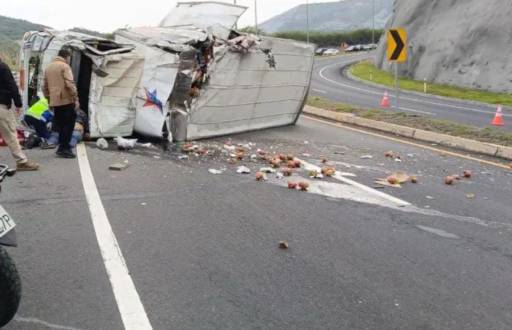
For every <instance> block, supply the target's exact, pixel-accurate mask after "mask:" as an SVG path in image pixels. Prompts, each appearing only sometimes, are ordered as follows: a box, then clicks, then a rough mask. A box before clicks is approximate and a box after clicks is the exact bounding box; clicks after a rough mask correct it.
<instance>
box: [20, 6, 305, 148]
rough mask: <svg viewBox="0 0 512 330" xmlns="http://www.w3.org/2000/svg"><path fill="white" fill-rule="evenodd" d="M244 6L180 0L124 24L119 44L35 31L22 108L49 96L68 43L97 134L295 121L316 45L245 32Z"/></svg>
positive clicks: (27, 51)
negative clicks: (155, 18) (51, 69)
mask: <svg viewBox="0 0 512 330" xmlns="http://www.w3.org/2000/svg"><path fill="white" fill-rule="evenodd" d="M245 10H246V8H245V7H241V6H236V5H231V4H226V3H218V2H193V3H188V2H182V3H178V5H177V7H176V8H174V10H172V11H171V13H170V14H169V15H167V17H165V18H164V20H163V21H162V22H161V24H160V25H159V26H158V27H141V28H127V29H121V30H118V31H116V32H115V41H112V40H106V39H102V38H98V37H93V36H86V35H82V34H77V33H72V32H55V31H46V32H31V33H27V35H26V36H25V38H24V45H23V49H22V51H21V56H20V63H21V65H22V67H21V70H20V72H21V75H22V77H21V78H22V79H21V85H22V87H23V96H24V101H25V102H24V104H28V103H29V102H30V100H31V99H32V98H33V97H34V96H35V95H36V94H40V93H41V89H42V79H43V78H42V77H43V72H44V69H45V67H46V66H47V65H48V64H49V63H50V61H51V60H52V59H53V58H54V57H55V56H56V54H57V52H58V50H59V49H60V48H62V47H63V46H68V47H70V48H71V49H72V50H73V56H72V60H71V66H72V68H73V73H74V75H75V80H76V82H77V87H78V89H79V94H80V103H81V105H82V108H83V110H84V111H86V113H88V115H89V126H90V132H89V133H90V136H91V137H92V138H97V137H116V136H130V135H132V134H133V132H136V133H138V134H141V135H144V136H149V137H156V138H168V139H169V140H174V141H184V140H194V139H202V138H209V137H214V136H220V135H227V134H234V133H241V132H246V131H250V130H257V129H263V128H270V127H278V126H285V125H291V124H294V123H295V122H296V121H297V119H298V117H299V116H300V114H301V112H302V108H303V106H304V103H305V100H306V98H307V94H308V90H309V85H310V81H311V74H312V68H313V60H314V54H313V51H314V48H313V46H311V45H306V44H304V43H299V42H294V41H290V40H283V39H276V38H270V37H259V36H254V35H248V34H244V33H239V32H237V31H236V30H234V29H233V27H234V26H235V24H236V22H237V21H238V19H239V17H240V16H241V15H242V14H243V13H244V12H245ZM25 82H27V83H25Z"/></svg>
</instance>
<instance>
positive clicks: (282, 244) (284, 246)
mask: <svg viewBox="0 0 512 330" xmlns="http://www.w3.org/2000/svg"><path fill="white" fill-rule="evenodd" d="M289 246H290V245H289V244H288V241H281V242H279V248H280V249H281V250H287V249H288V248H289Z"/></svg>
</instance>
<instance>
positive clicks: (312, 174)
mask: <svg viewBox="0 0 512 330" xmlns="http://www.w3.org/2000/svg"><path fill="white" fill-rule="evenodd" d="M308 176H309V177H310V178H312V179H323V178H324V176H323V175H322V174H320V173H318V171H317V170H312V171H309V172H308Z"/></svg>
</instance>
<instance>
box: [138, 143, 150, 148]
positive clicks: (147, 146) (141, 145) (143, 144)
mask: <svg viewBox="0 0 512 330" xmlns="http://www.w3.org/2000/svg"><path fill="white" fill-rule="evenodd" d="M137 145H138V146H139V147H142V148H148V149H149V148H153V144H151V143H149V142H148V143H137Z"/></svg>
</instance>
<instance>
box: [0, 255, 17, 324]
mask: <svg viewBox="0 0 512 330" xmlns="http://www.w3.org/2000/svg"><path fill="white" fill-rule="evenodd" d="M20 299H21V281H20V277H19V275H18V271H17V270H16V266H15V265H14V262H13V260H12V259H11V257H9V255H8V254H7V251H5V249H3V248H2V247H1V246H0V328H1V327H3V326H4V325H6V324H7V323H9V321H11V320H12V318H13V317H14V315H15V314H16V311H17V310H18V306H19V304H20Z"/></svg>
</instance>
